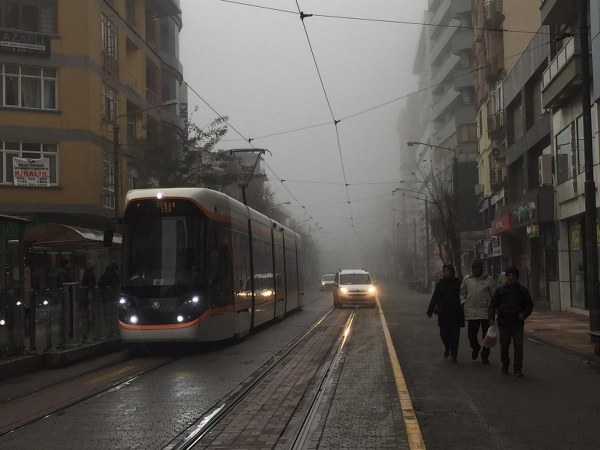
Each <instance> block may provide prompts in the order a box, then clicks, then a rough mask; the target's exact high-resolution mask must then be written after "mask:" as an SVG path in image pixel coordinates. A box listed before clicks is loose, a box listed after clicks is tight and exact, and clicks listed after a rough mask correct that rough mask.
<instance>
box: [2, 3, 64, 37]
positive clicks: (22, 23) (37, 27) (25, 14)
mask: <svg viewBox="0 0 600 450" xmlns="http://www.w3.org/2000/svg"><path fill="white" fill-rule="evenodd" d="M0 28H9V29H13V30H20V31H31V32H34V33H46V34H56V1H54V0H45V1H44V0H20V1H18V2H17V1H15V0H0Z"/></svg>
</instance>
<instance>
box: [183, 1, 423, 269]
mask: <svg viewBox="0 0 600 450" xmlns="http://www.w3.org/2000/svg"><path fill="white" fill-rule="evenodd" d="M249 5H254V6H249ZM297 5H298V6H297ZM257 6H261V7H257ZM298 7H299V8H300V10H301V11H302V12H304V13H305V14H307V15H308V14H313V16H309V17H306V18H305V19H304V21H302V20H301V19H300V15H299V14H298ZM426 7H427V3H426V2H424V1H422V0H369V1H365V0H328V1H327V2H323V1H315V0H311V1H308V0H298V2H296V1H293V0H271V1H267V0H248V2H247V3H246V2H233V1H228V0H227V1H223V0H202V1H201V0H182V1H181V9H182V14H183V29H182V32H181V36H180V59H181V61H182V64H183V68H184V78H185V81H186V82H187V83H188V84H189V86H190V87H191V90H190V92H189V99H188V102H189V111H190V113H191V120H192V121H193V122H194V123H196V124H197V125H199V126H203V125H206V124H208V123H210V122H211V121H212V120H213V119H214V118H215V117H216V116H217V114H218V115H227V116H229V124H230V125H231V126H230V127H229V132H228V133H227V135H226V136H225V138H224V139H223V140H222V141H221V142H220V143H219V145H218V146H217V148H219V149H230V148H248V147H250V144H249V143H248V140H249V139H251V145H252V146H254V147H256V148H264V149H268V150H269V151H270V152H271V154H272V155H270V154H268V153H267V154H266V155H265V157H264V162H265V165H264V166H263V167H264V169H265V172H266V175H267V176H268V178H269V184H270V187H271V189H272V190H273V192H274V193H275V201H276V203H283V202H291V203H290V204H289V205H286V209H287V210H289V211H290V213H291V214H292V216H293V218H294V220H296V221H297V222H301V223H300V225H299V226H301V227H304V228H303V230H304V232H306V233H308V234H310V236H311V239H315V241H316V242H317V243H318V245H319V248H320V250H321V251H320V255H321V258H320V264H319V267H318V268H317V269H316V270H317V271H318V272H331V271H335V270H337V269H338V268H340V267H353V268H355V267H366V268H367V269H369V270H371V271H372V272H374V273H377V272H379V273H380V274H382V275H383V272H384V271H386V270H387V269H386V268H385V257H384V256H383V255H384V252H385V249H386V248H388V249H389V248H390V246H391V245H394V244H395V243H396V242H395V241H397V239H404V238H407V237H405V236H398V235H397V232H396V222H397V215H396V214H394V212H393V202H394V196H393V195H392V191H393V189H394V188H395V187H398V186H399V184H398V183H399V181H400V178H401V177H400V158H399V154H400V151H406V146H401V142H403V141H406V140H407V139H410V138H412V136H400V135H399V131H398V129H399V123H398V122H399V116H400V111H401V109H402V107H403V106H404V100H402V98H403V97H405V96H406V95H408V94H410V93H412V92H415V91H416V89H417V87H416V86H417V81H416V77H415V76H414V75H413V74H412V67H413V64H414V58H415V53H416V47H417V43H418V37H419V33H420V32H421V26H419V25H415V24H410V23H402V24H401V23H390V22H391V21H395V22H399V21H402V22H422V21H423V11H424V9H425V8H426ZM323 16H330V17H323ZM359 19H371V20H359ZM303 24H304V26H305V27H306V29H305V28H304V27H303ZM313 55H314V59H313ZM315 61H316V63H315ZM194 110H195V111H194ZM334 120H336V121H339V122H338V123H337V127H336V126H335V125H334ZM232 127H233V128H235V129H232ZM402 148H403V149H404V150H401V149H402ZM281 180H285V181H283V182H282V181H281ZM310 269H311V268H309V271H310ZM312 269H315V268H312Z"/></svg>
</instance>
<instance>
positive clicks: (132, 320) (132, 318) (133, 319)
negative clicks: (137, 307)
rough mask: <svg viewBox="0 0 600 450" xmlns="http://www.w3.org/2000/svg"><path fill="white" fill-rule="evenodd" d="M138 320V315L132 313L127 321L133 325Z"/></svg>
mask: <svg viewBox="0 0 600 450" xmlns="http://www.w3.org/2000/svg"><path fill="white" fill-rule="evenodd" d="M138 322H139V319H138V316H136V315H133V316H131V317H130V318H129V323H131V324H134V325H135V324H136V323H138Z"/></svg>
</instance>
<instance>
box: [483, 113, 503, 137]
mask: <svg viewBox="0 0 600 450" xmlns="http://www.w3.org/2000/svg"><path fill="white" fill-rule="evenodd" d="M487 126H488V132H489V133H490V134H495V133H500V132H501V131H503V130H504V110H503V109H501V110H499V111H496V112H495V113H493V114H489V115H488V118H487Z"/></svg>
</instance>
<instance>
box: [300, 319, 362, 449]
mask: <svg viewBox="0 0 600 450" xmlns="http://www.w3.org/2000/svg"><path fill="white" fill-rule="evenodd" d="M357 308H358V307H356V308H355V309H354V311H353V312H352V314H351V315H350V317H348V320H347V321H346V325H345V326H344V331H343V332H342V336H341V339H340V342H339V345H338V348H337V350H336V352H335V354H334V355H333V357H332V358H331V361H330V362H329V364H328V365H327V370H326V371H325V374H324V375H323V377H322V378H321V382H320V383H319V387H318V389H317V391H316V392H315V394H314V395H313V399H312V401H311V403H310V406H309V408H308V410H307V411H306V412H305V413H304V417H303V419H302V422H301V424H300V427H299V429H298V430H297V431H296V433H295V437H294V440H293V441H292V443H291V445H290V447H289V448H290V449H291V450H300V449H303V448H305V447H304V446H305V443H306V439H307V438H308V437H309V433H310V428H311V426H312V424H313V421H314V418H315V416H316V413H317V411H318V409H319V406H320V405H321V402H322V400H323V396H324V395H325V389H326V387H327V386H329V385H330V383H331V379H332V376H333V369H334V368H335V367H336V366H337V365H338V362H339V360H340V358H341V356H342V351H343V350H344V348H345V346H346V344H347V342H348V337H349V336H350V333H351V331H352V325H353V323H354V317H355V315H356V309H357Z"/></svg>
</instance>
